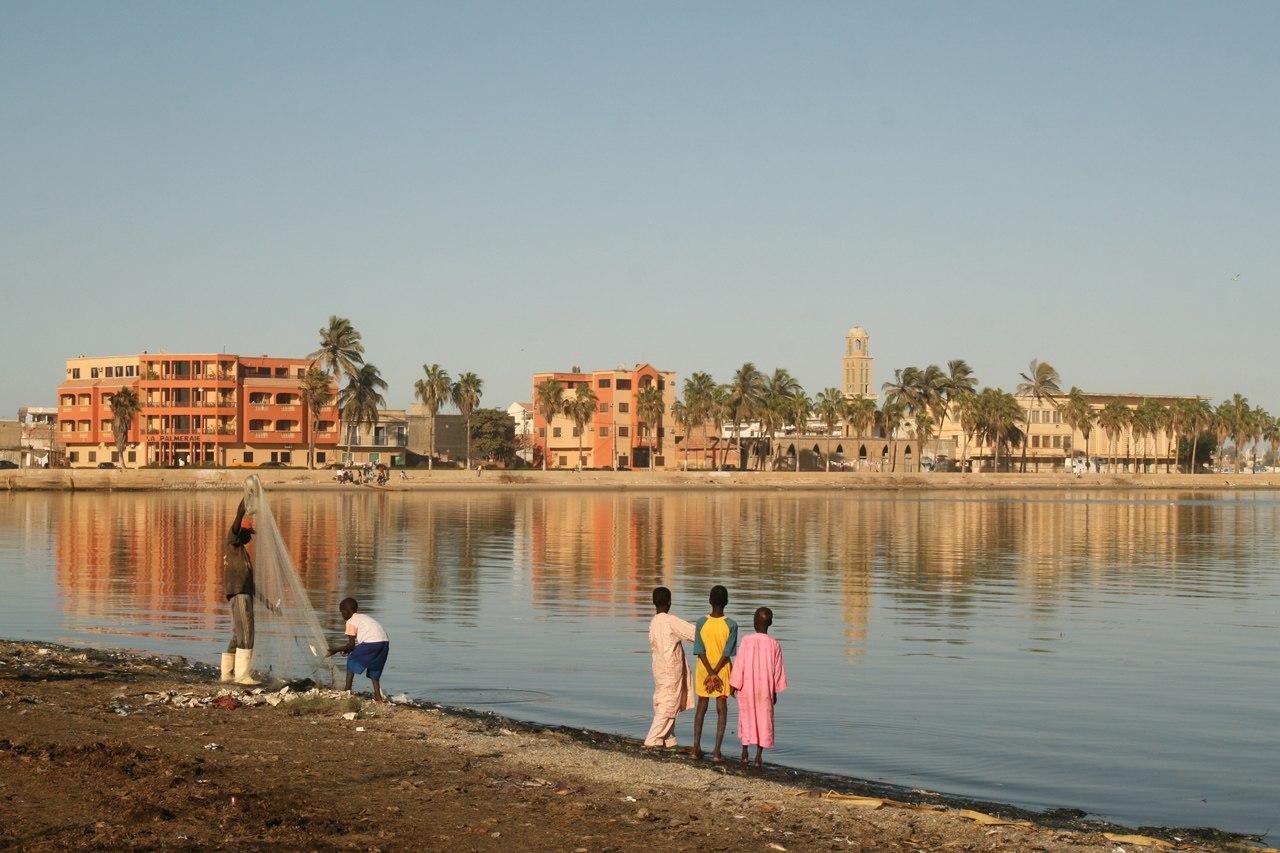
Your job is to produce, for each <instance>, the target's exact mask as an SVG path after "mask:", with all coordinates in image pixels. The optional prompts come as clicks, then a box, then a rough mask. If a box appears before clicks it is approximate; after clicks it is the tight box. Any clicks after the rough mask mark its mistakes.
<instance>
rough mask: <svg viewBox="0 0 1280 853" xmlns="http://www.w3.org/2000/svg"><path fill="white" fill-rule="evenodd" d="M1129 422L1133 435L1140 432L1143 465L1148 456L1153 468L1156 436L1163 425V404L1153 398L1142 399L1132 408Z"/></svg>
mask: <svg viewBox="0 0 1280 853" xmlns="http://www.w3.org/2000/svg"><path fill="white" fill-rule="evenodd" d="M1131 422H1132V424H1133V429H1134V433H1135V435H1137V434H1141V436H1142V458H1143V467H1146V458H1147V457H1148V456H1150V457H1151V465H1152V468H1155V466H1156V461H1155V456H1156V453H1155V444H1156V437H1157V436H1158V435H1159V433H1160V430H1161V429H1162V428H1163V425H1164V406H1162V405H1160V404H1159V403H1158V402H1156V401H1155V400H1143V401H1142V403H1140V404H1139V405H1138V407H1137V408H1136V409H1134V410H1133V415H1132V421H1131Z"/></svg>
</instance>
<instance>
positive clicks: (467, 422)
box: [462, 412, 471, 471]
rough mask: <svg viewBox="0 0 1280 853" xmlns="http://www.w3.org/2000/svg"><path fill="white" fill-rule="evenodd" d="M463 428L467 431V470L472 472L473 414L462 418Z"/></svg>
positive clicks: (468, 413)
mask: <svg viewBox="0 0 1280 853" xmlns="http://www.w3.org/2000/svg"><path fill="white" fill-rule="evenodd" d="M462 428H463V429H465V430H466V431H467V470H468V471H470V470H471V413H470V412H467V413H466V414H465V415H463V416H462Z"/></svg>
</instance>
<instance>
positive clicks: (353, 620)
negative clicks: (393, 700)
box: [325, 598, 391, 702]
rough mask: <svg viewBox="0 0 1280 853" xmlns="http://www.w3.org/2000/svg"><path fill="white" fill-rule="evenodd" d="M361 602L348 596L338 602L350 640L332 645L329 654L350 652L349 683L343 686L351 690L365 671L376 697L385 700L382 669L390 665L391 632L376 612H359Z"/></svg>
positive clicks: (348, 656) (348, 660) (374, 698)
mask: <svg viewBox="0 0 1280 853" xmlns="http://www.w3.org/2000/svg"><path fill="white" fill-rule="evenodd" d="M359 610H360V602H358V601H356V600H355V599H354V598H344V599H342V601H341V602H339V603H338V612H339V613H341V614H342V618H343V619H345V620H346V622H347V629H346V635H347V644H346V645H345V646H343V647H342V648H340V649H330V650H329V653H328V654H327V655H325V657H333V656H334V655H346V656H347V683H346V686H345V687H343V688H342V689H343V690H346V691H347V692H351V682H352V680H353V679H354V678H355V676H356V675H359V674H360V673H364V674H366V675H368V676H369V680H370V681H372V682H373V701H375V702H381V701H383V700H382V670H383V669H384V668H385V667H386V665H387V653H388V652H389V651H390V650H391V642H390V638H389V637H388V636H387V632H386V631H384V630H383V628H382V626H381V625H379V624H378V621H377V620H376V619H374V618H373V617H372V616H366V615H365V614H363V613H360V612H358V611H359Z"/></svg>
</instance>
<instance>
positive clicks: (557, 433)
mask: <svg viewBox="0 0 1280 853" xmlns="http://www.w3.org/2000/svg"><path fill="white" fill-rule="evenodd" d="M551 437H552V438H559V437H560V427H556V428H554V429H553V430H551Z"/></svg>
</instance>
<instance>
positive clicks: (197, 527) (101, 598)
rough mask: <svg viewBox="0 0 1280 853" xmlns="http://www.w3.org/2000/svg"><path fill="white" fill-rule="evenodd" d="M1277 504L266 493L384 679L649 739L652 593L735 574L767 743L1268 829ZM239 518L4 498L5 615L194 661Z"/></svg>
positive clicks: (691, 601)
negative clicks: (779, 666)
mask: <svg viewBox="0 0 1280 853" xmlns="http://www.w3.org/2000/svg"><path fill="white" fill-rule="evenodd" d="M1277 497H1278V496H1277V495H1276V494H1271V493H1240V494H1224V495H1221V496H1217V497H1214V498H1213V499H1206V498H1204V497H1203V496H1192V495H1178V494H1152V493H1145V492H1144V493H1135V494H1132V495H1128V494H1125V495H1116V494H1115V493H1110V492H1107V493H1097V494H1088V493H1070V494H1064V495H1055V494H1047V493H1031V494H1026V495H1014V496H1004V497H993V496H988V495H983V496H981V497H976V498H975V497H973V496H966V495H961V494H952V493H948V494H913V495H905V496H884V495H881V496H872V495H818V494H808V493H806V494H802V495H786V494H780V493H728V494H661V495H655V494H630V493H611V494H575V493H518V494H501V493H488V494H473V495H424V494H419V495H406V494H396V493H386V492H373V491H370V492H343V493H333V494H293V495H288V494H281V495H277V496H275V499H274V507H275V514H276V517H277V520H278V523H279V526H280V530H281V533H282V535H283V537H284V539H285V541H286V543H287V544H288V546H289V548H290V550H291V552H292V554H293V557H294V560H295V562H296V564H297V566H298V569H299V572H300V573H301V574H302V576H303V580H304V582H305V584H306V586H307V588H308V590H309V592H310V594H311V597H312V601H313V603H314V604H315V606H316V608H317V609H318V611H319V612H320V615H321V621H322V623H323V624H324V625H325V627H326V629H328V630H331V631H333V632H334V633H335V634H337V633H339V632H340V631H341V622H340V618H339V617H338V614H337V611H336V603H337V601H338V600H339V599H341V598H342V597H343V596H345V595H354V596H356V597H357V598H359V599H360V601H361V606H362V609H364V610H367V611H368V612H370V613H372V614H373V615H375V616H376V617H377V618H378V619H379V620H381V621H383V623H384V624H385V625H386V626H387V628H388V630H389V632H390V633H391V636H392V655H391V660H390V662H389V665H388V669H387V674H386V676H385V683H386V686H387V687H389V688H390V689H391V690H392V691H393V692H399V691H401V690H408V691H409V692H410V693H414V694H418V695H423V696H427V697H430V698H435V699H438V700H440V701H447V702H451V703H456V704H474V705H491V704H502V705H504V706H507V707H506V710H507V711H508V712H510V713H516V714H520V715H524V716H528V717H531V718H536V719H541V720H546V721H550V722H563V723H570V724H576V725H590V726H597V727H601V728H606V729H612V730H617V731H629V732H631V733H633V734H642V733H643V731H644V729H645V727H646V725H647V709H648V693H649V690H650V685H649V682H648V662H647V659H646V657H645V656H646V654H647V645H646V641H645V630H646V620H647V616H648V613H649V611H650V608H649V606H648V595H649V590H650V589H651V588H652V587H653V586H654V585H655V584H659V583H661V584H666V585H668V586H670V587H671V588H672V589H673V591H674V593H675V597H676V604H675V610H676V612H678V613H680V614H682V615H684V616H686V617H688V618H693V617H695V616H697V615H698V614H699V613H700V612H701V610H702V608H703V602H704V601H705V596H706V591H707V589H708V588H709V587H710V586H711V585H712V584H713V583H718V582H723V583H725V584H726V585H727V586H728V587H729V589H730V593H731V603H730V607H729V612H730V614H731V615H735V616H736V617H737V618H739V621H740V622H742V623H743V624H744V625H745V624H749V623H750V619H749V614H750V611H751V610H752V609H753V608H754V607H756V606H758V605H760V604H768V605H769V606H771V607H773V608H774V611H775V614H776V620H777V621H776V627H775V630H774V633H775V635H776V636H777V637H778V638H779V639H780V640H781V641H782V642H783V644H784V649H785V653H786V655H787V658H788V661H787V663H788V669H789V671H790V673H791V674H792V675H793V676H794V677H793V689H792V691H791V692H790V693H788V694H786V695H785V696H784V697H783V698H782V700H781V702H780V704H779V729H780V730H779V746H780V748H779V750H778V752H777V755H776V757H777V759H778V760H779V761H783V762H787V763H792V764H797V765H801V766H809V767H814V768H820V769H827V770H833V771H838V772H845V773H852V774H855V775H860V776H867V777H872V778H883V779H887V780H890V781H895V782H901V783H904V784H910V785H921V786H924V787H928V788H932V789H943V790H949V791H955V792H960V793H967V794H972V795H975V796H979V797H990V798H993V799H1000V800H1009V801H1014V802H1019V803H1023V804H1027V805H1030V806H1073V807H1080V808H1084V809H1086V810H1089V811H1092V812H1095V813H1100V814H1104V815H1106V816H1109V817H1112V818H1114V819H1118V820H1125V821H1131V822H1139V823H1141V822H1147V823H1151V822H1159V823H1176V824H1218V825H1222V826H1227V827H1230V828H1234V829H1240V830H1251V831H1256V830H1261V829H1264V828H1266V827H1268V826H1269V825H1270V824H1272V823H1273V822H1274V821H1272V820H1271V818H1272V817H1273V816H1275V815H1276V814H1277V813H1280V808H1277V805H1278V804H1277V795H1276V794H1275V792H1276V791H1278V790H1280V747H1277V741H1276V738H1275V737H1274V731H1275V725H1276V722H1277V721H1278V718H1277V715H1276V711H1275V708H1276V707H1277V700H1280V688H1278V687H1277V678H1276V675H1275V672H1274V662H1275V659H1276V654H1275V653H1276V650H1277V637H1280V633H1278V632H1277V629H1278V628H1280V616H1278V615H1277V610H1278V607H1277V605H1278V604H1280V572H1278V571H1277V568H1276V566H1277V556H1280V555H1278V554H1277V538H1276V534H1277V523H1278V522H1280V502H1278V499H1277ZM233 511H234V499H233V498H231V497H230V496H227V495H211V494H181V495H179V494H143V495H139V494H127V493H124V494H114V495H112V494H82V495H10V496H6V497H4V498H0V579H3V581H4V582H5V584H6V586H7V587H9V588H10V589H13V590H16V592H17V593H18V594H19V595H20V596H21V597H22V599H23V600H24V601H26V602H27V603H28V606H27V607H25V608H23V609H21V610H20V611H19V612H17V613H16V615H12V614H7V615H6V625H5V628H4V630H3V632H2V633H4V634H7V635H16V636H29V637H39V638H47V639H52V640H57V639H64V640H69V641H73V642H74V641H79V642H86V641H87V642H96V643H99V644H104V645H127V646H133V647H140V648H148V649H157V650H164V651H175V652H179V653H182V654H187V655H192V656H198V657H203V658H206V659H208V660H213V658H214V657H215V656H216V654H217V652H218V651H219V650H220V648H221V646H220V642H221V637H222V636H223V635H224V634H225V632H226V631H227V629H228V620H227V618H226V614H225V612H224V605H223V602H222V596H221V592H220V590H221V578H220V574H219V572H220V543H221V539H222V536H223V532H224V531H225V529H226V527H227V525H229V524H230V522H231V518H232V514H233ZM104 635H106V636H104ZM688 729H689V721H688V720H687V719H686V720H683V721H682V725H681V730H680V732H681V734H682V735H683V737H684V738H686V739H687V737H688ZM731 731H732V729H731ZM729 740H730V742H731V745H732V742H733V738H732V735H731V736H730V738H729Z"/></svg>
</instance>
